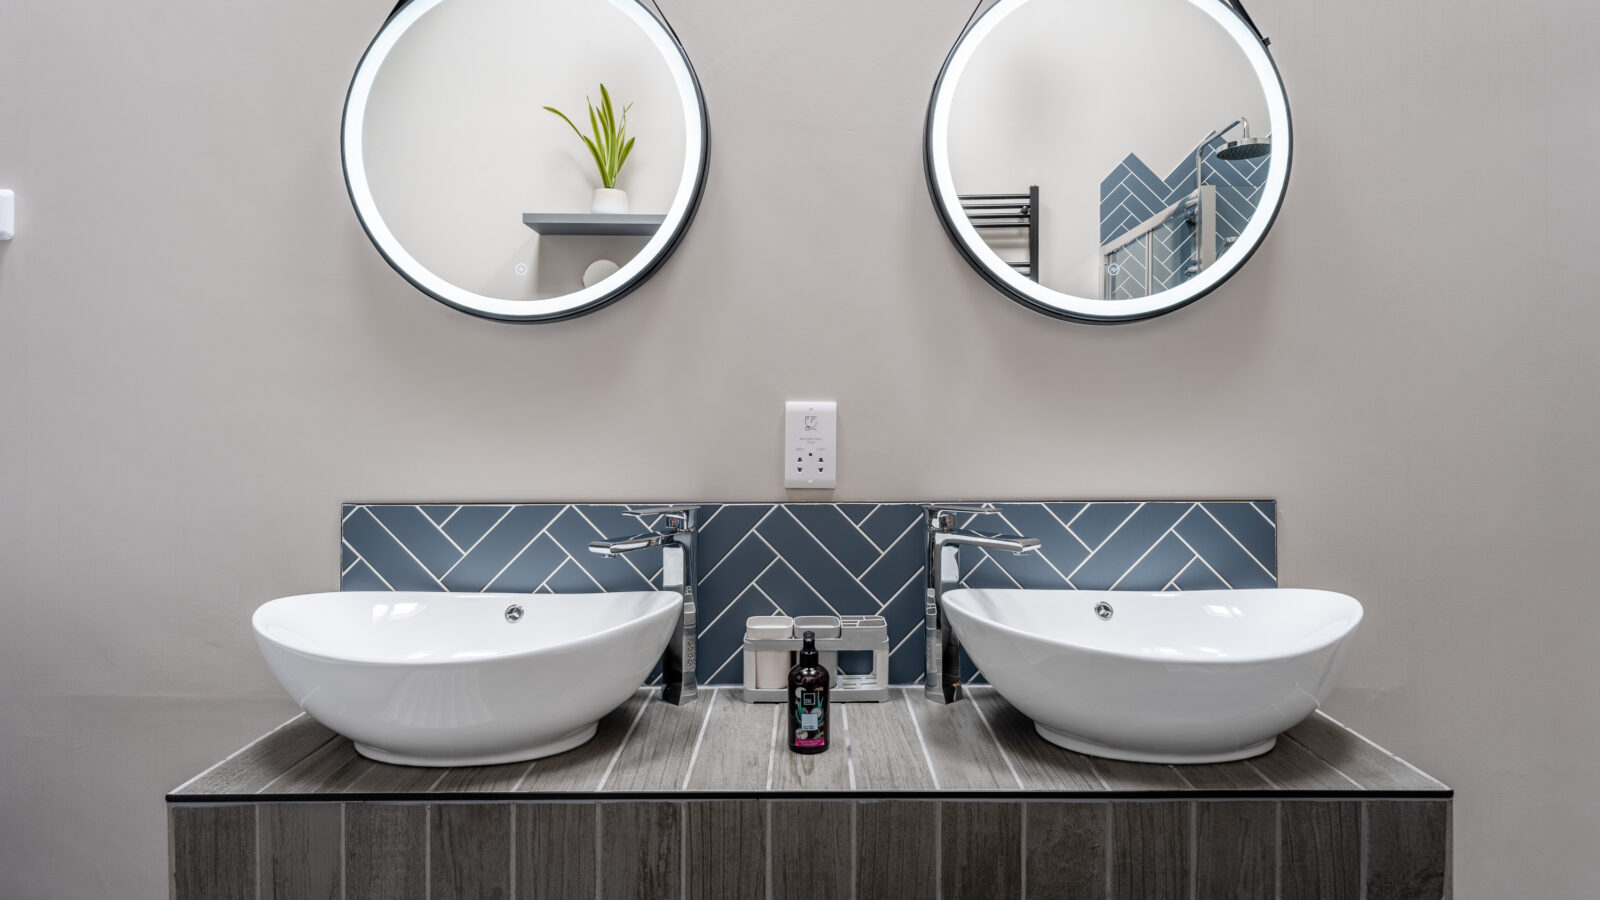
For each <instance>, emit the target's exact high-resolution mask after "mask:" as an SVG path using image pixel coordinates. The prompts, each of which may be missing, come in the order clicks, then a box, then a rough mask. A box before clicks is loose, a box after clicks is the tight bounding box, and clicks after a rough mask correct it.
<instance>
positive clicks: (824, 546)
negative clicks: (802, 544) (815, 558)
mask: <svg viewBox="0 0 1600 900" xmlns="http://www.w3.org/2000/svg"><path fill="white" fill-rule="evenodd" d="M783 511H784V514H785V515H787V516H788V517H789V521H791V522H793V523H794V524H796V525H798V526H800V530H801V531H804V532H805V533H806V536H807V537H810V538H811V540H813V541H815V542H816V544H817V546H818V547H821V548H822V552H823V553H826V554H828V558H829V559H831V560H833V562H834V564H835V565H837V566H838V567H839V571H841V572H843V573H845V574H846V575H849V576H850V580H851V581H854V582H855V583H856V587H858V588H861V591H862V593H864V594H866V595H867V596H868V597H873V596H876V595H875V594H873V593H872V592H871V591H869V590H867V586H866V585H864V584H862V583H861V579H859V578H857V577H856V573H854V572H852V571H850V567H849V566H847V565H845V564H844V563H842V562H840V561H839V557H837V556H834V555H833V551H832V550H829V549H828V545H827V544H824V543H823V542H822V539H821V538H819V537H817V536H816V534H814V533H813V532H812V531H811V529H809V528H807V527H806V523H804V522H802V521H800V517H799V516H797V515H795V514H794V513H793V512H790V511H789V509H788V508H787V507H785V508H784V510H783ZM841 515H842V514H841ZM763 540H765V538H763ZM767 546H768V547H771V546H772V545H771V544H768V545H767ZM773 552H774V553H777V551H776V550H773ZM882 558H883V557H881V556H880V557H878V559H882ZM784 562H785V563H787V562H788V560H784ZM874 562H876V561H874ZM789 568H791V569H792V568H794V566H790V567H789ZM795 574H796V575H798V574H800V573H799V572H796V573H795ZM823 602H825V603H826V602H827V601H823ZM829 608H830V609H831V608H832V605H831V604H830V606H829ZM834 615H838V613H837V612H835V613H834Z"/></svg>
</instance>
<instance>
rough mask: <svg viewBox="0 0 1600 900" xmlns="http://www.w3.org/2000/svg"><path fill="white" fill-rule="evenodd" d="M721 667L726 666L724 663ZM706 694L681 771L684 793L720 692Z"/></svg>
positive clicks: (697, 759) (687, 787) (708, 691)
mask: <svg viewBox="0 0 1600 900" xmlns="http://www.w3.org/2000/svg"><path fill="white" fill-rule="evenodd" d="M723 665H727V664H726V663H724V664H723ZM706 693H708V694H710V695H711V699H710V700H708V701H707V702H706V714H705V715H704V716H702V717H701V719H700V733H699V734H697V735H695V738H694V749H693V750H691V751H690V752H689V765H687V766H685V767H684V770H683V785H682V789H683V790H685V791H687V790H688V789H689V778H690V777H691V776H693V775H694V764H695V763H696V762H699V761H700V745H701V744H702V743H704V742H705V739H706V728H707V727H708V726H709V725H710V724H711V713H712V712H714V711H715V710H716V708H717V697H718V696H719V695H721V693H722V692H721V691H719V690H716V689H714V688H712V689H708V690H707V691H706ZM685 830H687V829H685Z"/></svg>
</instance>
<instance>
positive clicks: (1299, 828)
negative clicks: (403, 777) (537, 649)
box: [170, 798, 1449, 900]
mask: <svg viewBox="0 0 1600 900" xmlns="http://www.w3.org/2000/svg"><path fill="white" fill-rule="evenodd" d="M170 827H171V852H172V860H171V862H172V866H171V873H172V882H171V883H172V896H173V897H175V898H178V900H201V898H203V900H220V898H240V900H255V898H279V900H288V898H341V897H343V898H355V897H386V898H394V897H423V896H431V897H436V898H454V897H474V898H518V900H545V898H551V900H556V898H559V900H570V898H589V897H596V898H600V900H613V898H635V897H637V898H649V900H669V898H683V900H703V898H708V900H714V898H739V900H755V898H767V900H779V898H788V897H794V898H830V900H834V898H843V900H848V898H855V900H889V898H906V897H918V898H922V897H934V896H943V897H945V898H962V897H975V898H985V900H1002V898H1013V897H1015V898H1061V897H1073V898H1079V897H1083V898H1101V897H1104V898H1114V897H1133V898H1140V900H1166V898H1174V900H1190V898H1204V897H1224V896H1226V897H1229V898H1248V897H1281V898H1319V900H1325V898H1340V897H1350V898H1358V897H1362V896H1366V897H1370V898H1380V897H1381V898H1384V900H1412V898H1416V900H1423V898H1427V900H1438V898H1440V897H1442V896H1446V894H1447V891H1448V887H1447V885H1448V883H1449V878H1448V868H1449V862H1448V860H1449V855H1448V829H1449V803H1448V801H1444V800H1439V801H1433V800H1401V799H1392V800H1391V799H1375V800H1365V801H1350V800H1326V801H1323V800H1283V801H1278V800H1026V801H1022V800H1017V799H977V798H974V799H951V800H935V799H908V800H894V799H785V800H766V799H754V798H750V799H728V800H700V799H695V800H617V801H597V800H573V801H504V802H477V803H467V802H462V803H417V802H356V803H327V802H307V803H241V804H221V805H214V804H174V805H173V806H172V807H171V809H170Z"/></svg>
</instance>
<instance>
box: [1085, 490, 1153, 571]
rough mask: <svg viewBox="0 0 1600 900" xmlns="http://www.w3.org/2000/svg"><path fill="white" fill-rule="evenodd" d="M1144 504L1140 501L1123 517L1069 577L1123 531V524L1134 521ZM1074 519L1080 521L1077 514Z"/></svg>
mask: <svg viewBox="0 0 1600 900" xmlns="http://www.w3.org/2000/svg"><path fill="white" fill-rule="evenodd" d="M1144 506H1145V505H1144V504H1143V503H1140V504H1139V505H1138V506H1135V507H1134V508H1133V512H1130V513H1128V517H1127V518H1126V519H1123V520H1122V521H1121V522H1120V523H1119V524H1118V525H1117V527H1116V528H1113V529H1111V533H1110V534H1108V535H1106V537H1105V540H1103V541H1101V542H1100V544H1099V546H1097V547H1095V548H1094V549H1093V550H1090V551H1089V555H1088V556H1085V557H1084V558H1083V562H1081V563H1078V565H1077V566H1076V567H1075V568H1074V569H1073V570H1072V571H1071V572H1068V573H1067V578H1069V579H1070V578H1072V576H1074V575H1076V574H1078V570H1079V569H1082V568H1083V567H1084V566H1086V565H1088V564H1089V560H1091V559H1094V556H1095V554H1096V553H1099V552H1100V551H1101V549H1102V548H1104V547H1105V545H1106V544H1108V543H1110V542H1111V539H1112V538H1114V537H1116V536H1117V532H1119V531H1121V530H1122V529H1123V526H1125V525H1127V524H1128V523H1129V522H1131V521H1133V517H1134V516H1137V515H1138V514H1139V510H1141V509H1144ZM1088 508H1089V507H1087V506H1085V507H1084V509H1088ZM1072 521H1074V522H1076V521H1078V517H1077V516H1073V517H1072ZM1084 546H1085V547H1087V546H1089V545H1088V544H1084Z"/></svg>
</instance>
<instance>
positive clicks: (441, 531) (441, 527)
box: [412, 506, 461, 553]
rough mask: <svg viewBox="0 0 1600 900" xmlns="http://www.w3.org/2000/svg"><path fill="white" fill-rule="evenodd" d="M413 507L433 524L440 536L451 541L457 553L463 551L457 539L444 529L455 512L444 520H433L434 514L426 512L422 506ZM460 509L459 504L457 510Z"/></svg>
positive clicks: (425, 519)
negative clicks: (445, 523)
mask: <svg viewBox="0 0 1600 900" xmlns="http://www.w3.org/2000/svg"><path fill="white" fill-rule="evenodd" d="M412 508H413V509H415V510H416V511H417V515H419V516H421V517H422V518H423V520H424V521H426V522H427V523H428V524H429V525H431V526H432V527H433V530H434V531H437V532H439V536H440V537H442V538H444V539H445V540H447V541H449V542H450V546H452V547H454V548H456V552H457V553H460V552H461V545H460V544H458V543H456V539H455V538H453V537H451V536H450V535H448V534H446V533H445V530H444V522H448V521H450V518H451V517H452V516H454V515H455V513H454V512H452V513H451V514H450V515H449V516H445V519H444V522H435V521H434V520H433V516H430V515H428V514H427V513H426V512H424V511H423V509H422V507H420V506H415V507H412ZM460 510H461V507H459V506H458V507H456V512H459V511H460Z"/></svg>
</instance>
